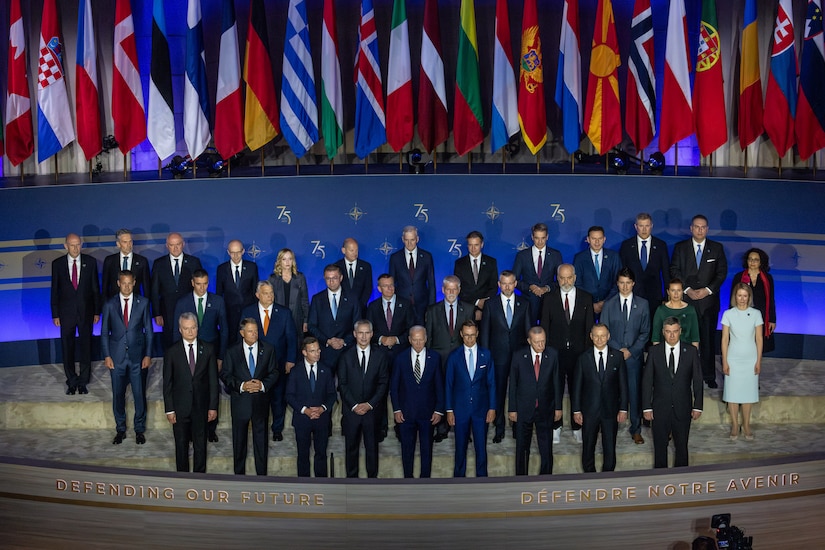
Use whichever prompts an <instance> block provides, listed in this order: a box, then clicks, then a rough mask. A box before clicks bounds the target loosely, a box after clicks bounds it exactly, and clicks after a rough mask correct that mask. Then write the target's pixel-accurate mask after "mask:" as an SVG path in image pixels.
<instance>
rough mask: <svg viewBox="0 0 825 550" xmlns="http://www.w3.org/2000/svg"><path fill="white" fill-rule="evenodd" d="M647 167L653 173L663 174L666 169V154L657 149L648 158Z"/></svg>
mask: <svg viewBox="0 0 825 550" xmlns="http://www.w3.org/2000/svg"><path fill="white" fill-rule="evenodd" d="M647 167H648V169H649V170H650V173H651V174H657V175H662V173H663V172H664V171H665V156H664V155H663V154H662V153H660V152H659V151H656V152H655V153H653V154H652V155H650V158H649V159H648V160H647Z"/></svg>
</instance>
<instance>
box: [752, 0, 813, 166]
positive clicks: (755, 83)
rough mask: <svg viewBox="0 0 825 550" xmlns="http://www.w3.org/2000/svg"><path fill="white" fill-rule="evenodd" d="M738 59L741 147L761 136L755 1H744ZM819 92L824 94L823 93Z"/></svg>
mask: <svg viewBox="0 0 825 550" xmlns="http://www.w3.org/2000/svg"><path fill="white" fill-rule="evenodd" d="M741 48H742V49H741V58H740V60H739V145H740V146H741V147H742V149H743V150H744V149H745V147H747V146H748V145H750V144H751V143H753V142H754V141H756V139H757V138H758V137H759V136H760V135H762V130H763V127H762V79H761V77H760V74H759V62H760V59H759V33H758V29H757V27H756V0H745V14H744V19H743V23H742V46H741ZM820 93H822V91H821V90H820Z"/></svg>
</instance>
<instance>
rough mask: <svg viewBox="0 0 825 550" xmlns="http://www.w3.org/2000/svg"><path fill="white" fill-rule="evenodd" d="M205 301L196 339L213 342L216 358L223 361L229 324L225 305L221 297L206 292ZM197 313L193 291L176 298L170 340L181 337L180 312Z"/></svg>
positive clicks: (176, 339) (175, 340)
mask: <svg viewBox="0 0 825 550" xmlns="http://www.w3.org/2000/svg"><path fill="white" fill-rule="evenodd" d="M204 298H206V300H205V303H204V304H203V322H201V323H200V325H198V339H199V340H203V341H204V342H209V343H210V344H215V348H216V349H215V352H216V353H217V356H218V359H220V360H221V361H223V356H224V354H225V353H226V345H227V342H228V339H229V326H228V323H227V320H226V306H225V305H224V302H223V298H221V297H220V296H218V295H217V294H212V293H211V292H207V293H206V296H204ZM187 312H189V313H194V314H195V315H197V314H198V306H197V304H196V303H195V293H194V292H190V293H189V294H188V295H186V296H184V297H182V298H181V299H180V300H178V303H177V305H176V306H175V315H174V320H175V322H174V327H175V328H174V329H173V332H172V340H173V341H174V342H177V341H178V340H180V339H181V335H180V330H178V329H179V328H180V324H179V319H180V316H181V314H182V313H187Z"/></svg>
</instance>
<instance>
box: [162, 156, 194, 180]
mask: <svg viewBox="0 0 825 550" xmlns="http://www.w3.org/2000/svg"><path fill="white" fill-rule="evenodd" d="M191 167H192V158H191V157H190V156H189V155H186V156H185V157H182V156H180V155H175V156H174V157H172V162H170V163H169V165H168V166H167V168H169V170H170V171H171V172H172V175H173V176H174V177H175V179H176V180H179V179H181V178H182V177H183V176H184V174H186V172H187V171H188V170H189V169H190V168H191Z"/></svg>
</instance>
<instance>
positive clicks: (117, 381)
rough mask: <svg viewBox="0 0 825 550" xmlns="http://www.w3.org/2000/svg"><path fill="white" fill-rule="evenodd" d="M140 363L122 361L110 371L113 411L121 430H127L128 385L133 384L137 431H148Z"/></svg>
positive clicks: (118, 428)
mask: <svg viewBox="0 0 825 550" xmlns="http://www.w3.org/2000/svg"><path fill="white" fill-rule="evenodd" d="M143 370H146V369H141V368H140V364H139V363H138V364H135V365H130V364H128V363H121V364H120V365H115V368H114V369H112V370H110V371H109V374H111V376H112V412H113V413H114V415H115V428H116V429H117V431H119V432H125V431H126V387H127V386H132V397H133V398H134V400H135V433H139V434H140V433H143V432H145V431H146V407H145V406H144V403H145V402H146V401H145V400H144V398H143V382H142V381H141V371H143Z"/></svg>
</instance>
